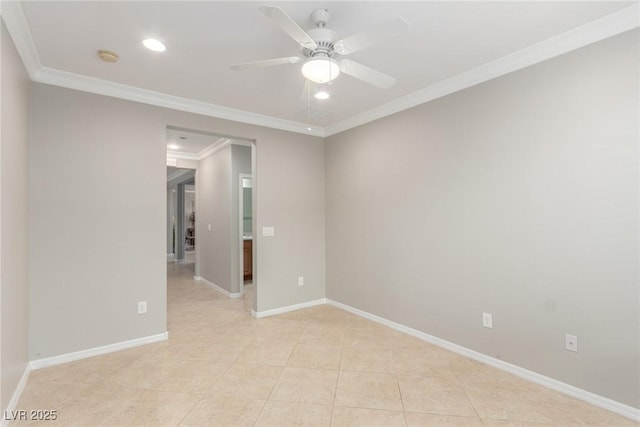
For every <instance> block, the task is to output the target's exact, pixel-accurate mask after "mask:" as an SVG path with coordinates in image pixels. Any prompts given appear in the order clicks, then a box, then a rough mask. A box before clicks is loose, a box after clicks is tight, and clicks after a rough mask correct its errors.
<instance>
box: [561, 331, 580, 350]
mask: <svg viewBox="0 0 640 427" xmlns="http://www.w3.org/2000/svg"><path fill="white" fill-rule="evenodd" d="M564 346H565V348H566V349H567V350H569V351H575V352H577V351H578V337H577V336H575V335H569V334H566V335H565V336H564Z"/></svg>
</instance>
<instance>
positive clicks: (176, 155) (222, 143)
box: [167, 138, 251, 160]
mask: <svg viewBox="0 0 640 427" xmlns="http://www.w3.org/2000/svg"><path fill="white" fill-rule="evenodd" d="M228 145H240V146H243V147H251V143H250V142H248V141H238V140H234V139H227V138H221V139H220V140H218V141H216V142H214V143H213V144H211V145H210V146H208V147H207V148H205V149H204V150H201V151H200V152H199V153H197V154H194V153H181V152H179V151H172V152H170V153H167V158H169V159H183V160H202V159H204V158H205V157H209V156H210V155H212V154H213V153H215V152H216V151H220V150H222V149H223V148H224V147H226V146H228Z"/></svg>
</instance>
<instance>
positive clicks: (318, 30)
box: [231, 6, 410, 89]
mask: <svg viewBox="0 0 640 427" xmlns="http://www.w3.org/2000/svg"><path fill="white" fill-rule="evenodd" d="M259 9H260V11H261V12H262V13H263V14H264V15H265V16H266V17H267V18H269V19H271V21H272V22H273V23H275V24H276V25H277V26H278V27H280V29H282V30H283V31H284V32H285V33H287V34H288V35H289V36H290V37H291V38H293V39H294V40H295V41H296V42H298V44H299V45H300V51H299V53H298V55H296V56H289V57H286V58H274V59H267V60H263V61H254V62H246V63H243V64H234V65H231V68H232V69H234V70H244V69H248V68H262V67H271V66H274V65H285V64H297V63H300V62H302V63H303V64H302V75H303V76H304V77H305V78H306V79H307V81H311V82H313V83H317V84H324V83H329V82H331V81H332V80H334V79H335V78H336V77H338V75H340V73H344V74H347V75H350V76H351V77H355V78H357V79H359V80H362V81H364V82H366V83H369V84H370V85H373V86H376V87H379V88H381V89H388V88H390V87H391V86H393V85H394V84H395V82H396V79H395V78H393V77H391V76H389V75H387V74H384V73H382V72H380V71H377V70H374V69H373V68H369V67H367V66H365V65H362V64H360V63H358V62H355V61H352V60H350V59H347V58H343V56H346V55H349V54H350V53H353V52H357V51H360V50H363V49H366V48H368V47H370V46H373V45H374V44H376V43H379V42H381V41H383V40H385V39H388V38H392V37H396V36H399V35H402V34H405V33H408V32H409V31H410V30H409V24H408V23H407V22H406V21H405V20H404V19H402V18H396V19H393V20H391V21H388V22H386V23H383V24H380V25H378V26H377V27H376V29H375V30H374V31H369V32H363V33H358V34H355V35H353V36H351V37H347V38H344V39H339V38H338V34H337V33H336V32H335V31H333V30H330V29H329V28H327V23H328V22H329V18H330V14H329V11H328V10H327V9H316V10H314V11H313V13H311V20H312V21H313V22H314V23H315V25H316V26H315V28H312V29H310V30H308V31H305V30H303V29H302V28H300V26H298V24H296V23H295V21H293V20H292V19H291V18H290V17H289V15H287V14H286V13H285V12H284V11H283V10H282V9H280V8H279V7H276V6H261V7H260V8H259Z"/></svg>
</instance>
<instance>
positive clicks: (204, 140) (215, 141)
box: [167, 127, 230, 158]
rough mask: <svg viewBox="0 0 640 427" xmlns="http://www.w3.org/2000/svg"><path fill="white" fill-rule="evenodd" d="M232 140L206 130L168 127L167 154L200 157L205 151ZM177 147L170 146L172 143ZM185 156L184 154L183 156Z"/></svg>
mask: <svg viewBox="0 0 640 427" xmlns="http://www.w3.org/2000/svg"><path fill="white" fill-rule="evenodd" d="M227 141H230V140H229V139H228V138H224V137H220V136H218V135H213V134H208V133H204V132H195V131H189V130H185V129H178V128H173V127H167V155H169V156H172V157H176V156H175V155H176V154H183V155H184V154H186V155H190V156H188V157H191V156H193V158H198V157H200V156H201V155H202V154H203V153H204V152H206V151H208V150H210V149H212V148H214V147H217V146H219V145H222V144H224V143H225V142H227ZM174 144H175V145H177V146H178V147H177V148H170V146H171V145H174ZM182 157H184V156H182Z"/></svg>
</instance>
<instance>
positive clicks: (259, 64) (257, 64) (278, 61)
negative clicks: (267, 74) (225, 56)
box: [231, 56, 302, 70]
mask: <svg viewBox="0 0 640 427" xmlns="http://www.w3.org/2000/svg"><path fill="white" fill-rule="evenodd" d="M300 61H302V58H300V57H299V56H290V57H288V58H274V59H265V60H264V61H253V62H245V63H243V64H233V65H231V68H232V69H233V70H246V69H247V68H264V67H272V66H274V65H285V64H295V63H297V62H300Z"/></svg>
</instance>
